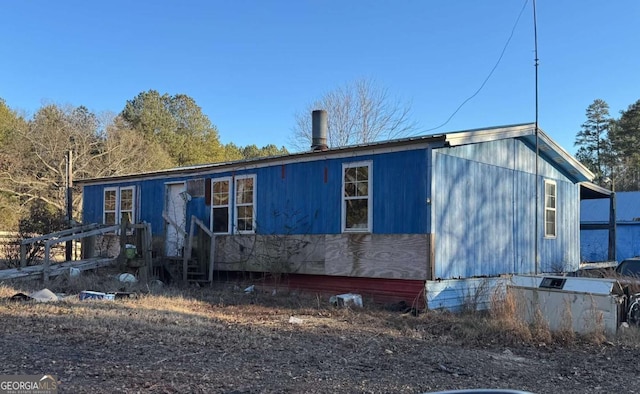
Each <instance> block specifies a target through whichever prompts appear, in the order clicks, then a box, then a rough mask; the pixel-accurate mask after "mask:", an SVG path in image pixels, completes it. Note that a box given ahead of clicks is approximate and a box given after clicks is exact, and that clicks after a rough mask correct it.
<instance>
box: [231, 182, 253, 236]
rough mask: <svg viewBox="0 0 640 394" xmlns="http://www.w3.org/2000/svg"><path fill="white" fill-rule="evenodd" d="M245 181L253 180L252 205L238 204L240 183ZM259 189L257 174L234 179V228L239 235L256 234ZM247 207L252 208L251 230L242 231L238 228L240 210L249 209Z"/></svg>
mask: <svg viewBox="0 0 640 394" xmlns="http://www.w3.org/2000/svg"><path fill="white" fill-rule="evenodd" d="M245 179H252V180H253V190H252V197H251V203H238V182H239V181H242V180H245ZM257 189H258V187H257V182H256V175H255V174H249V175H238V176H236V177H234V179H233V228H234V229H235V230H236V232H237V233H238V234H255V232H256V190H257ZM247 206H251V207H252V212H251V215H252V218H251V230H240V229H239V228H238V208H240V207H247Z"/></svg>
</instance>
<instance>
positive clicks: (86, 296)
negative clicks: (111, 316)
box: [79, 291, 116, 301]
mask: <svg viewBox="0 0 640 394" xmlns="http://www.w3.org/2000/svg"><path fill="white" fill-rule="evenodd" d="M79 297H80V301H83V300H109V301H113V300H115V298H116V296H115V294H108V293H102V292H99V291H81V292H80V296H79Z"/></svg>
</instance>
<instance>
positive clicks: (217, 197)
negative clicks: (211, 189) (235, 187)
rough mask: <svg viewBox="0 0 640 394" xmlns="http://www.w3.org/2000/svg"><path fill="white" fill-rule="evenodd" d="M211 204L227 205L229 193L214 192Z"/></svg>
mask: <svg viewBox="0 0 640 394" xmlns="http://www.w3.org/2000/svg"><path fill="white" fill-rule="evenodd" d="M213 205H229V194H225V193H216V194H214V195H213Z"/></svg>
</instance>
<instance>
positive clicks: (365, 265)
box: [214, 234, 431, 280]
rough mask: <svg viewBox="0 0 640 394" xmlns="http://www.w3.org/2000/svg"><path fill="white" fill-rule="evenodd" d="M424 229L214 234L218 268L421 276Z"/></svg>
mask: <svg viewBox="0 0 640 394" xmlns="http://www.w3.org/2000/svg"><path fill="white" fill-rule="evenodd" d="M429 244H430V235H429V234H335V235H331V234H330V235H327V234H320V235H228V236H217V237H216V250H215V262H214V266H215V269H216V270H221V271H250V272H270V273H291V274H293V273H295V274H311V275H331V276H346V277H363V278H388V279H414V280H424V279H427V278H428V276H429V274H430V268H429V261H430V255H431V252H430V250H431V248H430V246H429Z"/></svg>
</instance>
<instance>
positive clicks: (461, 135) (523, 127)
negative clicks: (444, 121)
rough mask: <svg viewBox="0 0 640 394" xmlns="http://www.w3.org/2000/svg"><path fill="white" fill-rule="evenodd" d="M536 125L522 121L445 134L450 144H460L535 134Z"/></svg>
mask: <svg viewBox="0 0 640 394" xmlns="http://www.w3.org/2000/svg"><path fill="white" fill-rule="evenodd" d="M535 127H536V126H535V124H534V123H520V124H514V125H506V126H497V127H491V128H482V129H473V130H463V131H453V132H450V133H446V134H445V135H446V138H447V142H448V143H449V146H460V145H468V144H477V143H479V142H489V141H496V140H502V139H506V138H516V137H522V136H525V135H533V134H535V130H536V129H535Z"/></svg>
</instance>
